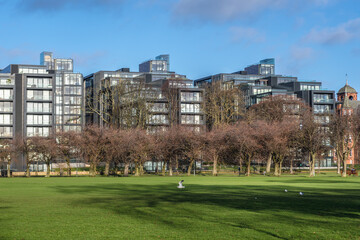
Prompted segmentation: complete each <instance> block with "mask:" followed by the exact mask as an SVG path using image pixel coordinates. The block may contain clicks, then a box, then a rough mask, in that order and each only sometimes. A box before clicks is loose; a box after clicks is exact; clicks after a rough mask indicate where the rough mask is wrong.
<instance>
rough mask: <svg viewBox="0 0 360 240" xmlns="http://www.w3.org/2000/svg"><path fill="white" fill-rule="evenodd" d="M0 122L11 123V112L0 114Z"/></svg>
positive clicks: (3, 123)
mask: <svg viewBox="0 0 360 240" xmlns="http://www.w3.org/2000/svg"><path fill="white" fill-rule="evenodd" d="M0 124H2V125H10V124H13V115H12V114H0Z"/></svg>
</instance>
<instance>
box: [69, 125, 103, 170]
mask: <svg viewBox="0 0 360 240" xmlns="http://www.w3.org/2000/svg"><path fill="white" fill-rule="evenodd" d="M103 132H104V130H103V128H100V127H97V126H92V125H90V126H87V127H86V128H85V129H84V130H83V131H82V132H81V133H80V134H79V135H78V136H77V138H76V147H77V148H78V149H79V151H80V153H81V156H82V157H83V159H84V160H85V162H88V163H89V164H90V171H89V174H90V176H92V177H95V176H96V173H97V172H96V170H97V165H98V164H99V162H101V160H102V153H103V151H104V146H105V144H106V139H105V137H104V135H103Z"/></svg>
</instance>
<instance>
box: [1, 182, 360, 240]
mask: <svg viewBox="0 0 360 240" xmlns="http://www.w3.org/2000/svg"><path fill="white" fill-rule="evenodd" d="M180 179H184V180H185V182H184V185H185V186H186V189H177V188H176V186H177V182H178V181H179V180H180ZM359 186H360V178H358V177H349V178H346V179H343V178H340V177H337V176H319V177H315V178H308V177H305V176H296V177H295V176H284V177H280V178H276V177H266V176H254V177H236V176H221V177H204V176H196V177H179V176H175V177H158V176H147V177H140V178H136V177H129V178H121V177H109V178H106V177H97V178H88V177H79V178H76V177H72V178H55V177H54V178H50V179H46V178H40V177H39V178H30V179H26V178H12V179H0V226H1V228H0V229H1V230H0V239H360V238H359V236H360V188H359ZM284 189H288V193H285V192H284ZM300 191H302V192H304V196H300V195H299V192H300Z"/></svg>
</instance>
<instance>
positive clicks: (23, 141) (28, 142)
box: [12, 135, 33, 177]
mask: <svg viewBox="0 0 360 240" xmlns="http://www.w3.org/2000/svg"><path fill="white" fill-rule="evenodd" d="M12 144H13V146H14V147H13V151H14V152H13V154H14V155H15V156H16V157H18V158H20V157H24V158H25V161H26V177H30V165H31V163H33V154H32V153H33V144H32V138H25V137H23V136H20V135H17V136H15V138H13V140H12Z"/></svg>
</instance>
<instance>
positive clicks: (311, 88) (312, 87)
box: [300, 84, 320, 90]
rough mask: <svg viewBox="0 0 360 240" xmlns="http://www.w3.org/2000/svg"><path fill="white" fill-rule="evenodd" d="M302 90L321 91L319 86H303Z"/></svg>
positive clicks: (301, 86)
mask: <svg viewBox="0 0 360 240" xmlns="http://www.w3.org/2000/svg"><path fill="white" fill-rule="evenodd" d="M300 90H320V86H319V85H311V84H301V85H300Z"/></svg>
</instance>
